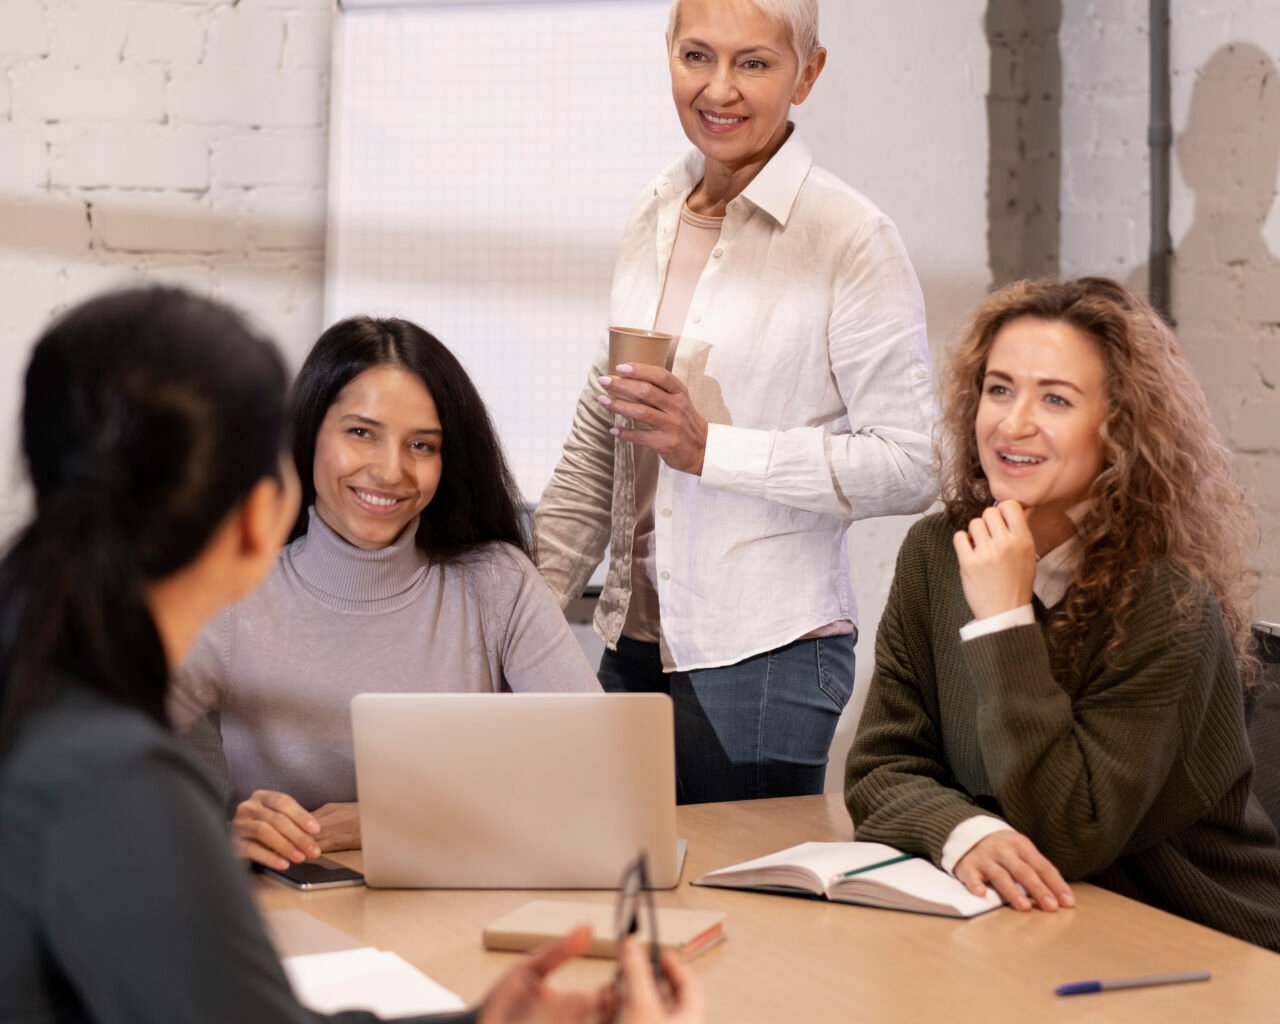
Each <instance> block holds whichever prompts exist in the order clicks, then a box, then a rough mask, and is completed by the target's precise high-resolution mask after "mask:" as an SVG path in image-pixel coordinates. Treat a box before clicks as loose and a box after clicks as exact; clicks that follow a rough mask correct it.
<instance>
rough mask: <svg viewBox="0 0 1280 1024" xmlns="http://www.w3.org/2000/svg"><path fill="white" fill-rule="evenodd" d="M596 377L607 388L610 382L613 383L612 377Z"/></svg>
mask: <svg viewBox="0 0 1280 1024" xmlns="http://www.w3.org/2000/svg"><path fill="white" fill-rule="evenodd" d="M596 379H597V380H599V381H600V386H601V387H602V388H607V387H608V386H609V385H610V384H612V383H613V378H612V377H598V378H596Z"/></svg>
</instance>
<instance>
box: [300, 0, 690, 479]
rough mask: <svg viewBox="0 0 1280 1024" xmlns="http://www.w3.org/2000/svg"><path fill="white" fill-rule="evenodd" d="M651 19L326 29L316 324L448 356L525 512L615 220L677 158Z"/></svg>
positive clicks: (492, 15) (578, 1) (536, 7)
mask: <svg viewBox="0 0 1280 1024" xmlns="http://www.w3.org/2000/svg"><path fill="white" fill-rule="evenodd" d="M667 9H668V3H667V0H621V2H620V0H612V2H610V0H595V2H583V0H560V2H554V3H541V4H533V5H514V6H490V5H487V4H484V5H479V6H469V7H468V6H452V7H438V6H430V7H420V8H403V9H395V10H355V9H348V10H347V12H346V13H345V14H343V16H342V17H341V18H340V19H339V22H338V31H337V33H336V36H335V44H334V80H333V118H332V128H331V143H330V161H329V167H330V180H329V226H328V256H327V268H326V278H327V280H326V289H325V313H326V318H327V322H332V321H333V320H335V319H338V318H340V317H344V316H350V315H353V314H358V313H369V314H375V315H395V316H402V317H405V318H407V319H410V320H413V321H415V322H417V323H419V324H421V325H422V326H423V327H425V328H427V329H428V330H429V331H431V332H432V333H433V334H435V335H436V336H437V337H438V338H440V340H441V341H443V342H444V343H445V344H446V345H447V346H449V348H450V349H451V350H452V351H453V352H454V353H455V354H457V355H458V357H459V358H460V359H461V361H462V363H463V365H465V366H466V368H467V370H468V372H469V373H470V374H471V376H472V378H473V379H474V380H475V382H476V384H477V386H478V387H479V389H480V393H481V395H482V396H483V397H484V400H485V402H486V404H487V405H488V407H489V411H490V414H491V415H492V416H493V418H494V421H495V423H496V424H497V427H498V431H499V433H500V435H501V437H502V440H503V443H504V445H505V447H506V450H507V454H508V456H509V457H510V459H511V463H512V468H513V470H514V472H515V474H516V479H517V482H518V484H519V486H520V489H521V491H522V492H523V494H524V497H525V499H526V501H529V502H536V501H537V499H538V497H539V496H540V495H541V493H542V489H543V487H544V486H545V485H546V483H547V481H548V480H549V479H550V476H551V473H552V471H553V470H554V468H555V464H556V462H557V460H558V459H559V455H560V449H561V446H562V445H563V443H564V439H565V436H566V435H567V433H568V430H569V425H570V422H571V421H572V418H573V409H574V405H575V404H576V401H577V397H578V394H579V392H580V391H581V389H582V386H583V384H584V383H585V381H586V375H587V371H588V369H589V368H590V365H591V360H592V357H593V356H594V354H595V351H596V347H597V345H598V344H599V343H600V339H601V337H602V336H603V333H604V329H605V327H606V326H607V322H606V321H607V318H608V297H609V282H610V279H611V276H612V270H613V263H614V259H615V256H616V253H617V247H618V243H619V241H620V239H621V236H622V229H623V225H624V223H625V221H626V217H627V213H628V211H629V210H630V208H631V205H632V204H633V203H634V201H635V199H636V197H637V196H638V195H639V193H640V190H641V188H642V187H643V186H644V185H645V183H646V182H648V181H649V180H650V179H651V178H653V176H654V175H655V174H657V172H658V171H659V170H661V169H662V168H663V167H664V166H666V165H667V164H668V163H670V162H671V161H672V160H673V159H675V158H676V157H677V156H678V155H679V154H680V153H682V152H683V151H684V150H685V149H687V148H688V143H687V141H686V140H685V138H684V136H683V134H682V132H681V130H680V126H679V121H678V119H677V117H676V114H675V110H674V108H673V106H672V103H671V93H670V82H669V79H668V74H667V59H666V50H665V42H664V38H663V37H664V33H665V31H666V19H667ZM446 451H447V448H446ZM446 457H447V456H446Z"/></svg>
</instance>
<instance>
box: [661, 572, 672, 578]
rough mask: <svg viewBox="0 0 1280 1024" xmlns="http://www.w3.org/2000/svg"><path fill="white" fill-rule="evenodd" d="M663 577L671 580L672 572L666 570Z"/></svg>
mask: <svg viewBox="0 0 1280 1024" xmlns="http://www.w3.org/2000/svg"><path fill="white" fill-rule="evenodd" d="M662 578H663V579H664V580H669V579H671V573H669V572H664V573H663V574H662Z"/></svg>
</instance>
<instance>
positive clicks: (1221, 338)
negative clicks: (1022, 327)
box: [1144, 43, 1280, 619]
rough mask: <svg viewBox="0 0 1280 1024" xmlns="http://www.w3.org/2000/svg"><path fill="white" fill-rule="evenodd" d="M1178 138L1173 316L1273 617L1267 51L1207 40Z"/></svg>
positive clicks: (1271, 128) (1273, 349)
mask: <svg viewBox="0 0 1280 1024" xmlns="http://www.w3.org/2000/svg"><path fill="white" fill-rule="evenodd" d="M1176 150H1177V159H1178V166H1179V169H1180V170H1181V172H1182V178H1183V181H1184V182H1185V183H1186V185H1187V186H1188V187H1189V188H1190V189H1191V191H1192V192H1193V193H1194V199H1195V212H1194V218H1193V220H1192V223H1191V226H1190V228H1189V229H1188V230H1187V232H1186V234H1185V235H1184V236H1183V237H1182V239H1181V241H1180V242H1179V243H1178V245H1177V247H1176V251H1175V254H1174V261H1173V275H1174V276H1173V289H1172V291H1173V316H1174V319H1175V322H1176V324H1177V330H1178V337H1179V339H1180V340H1181V343H1182V346H1183V349H1184V351H1185V352H1186V354H1187V357H1188V358H1189V359H1190V360H1191V362H1192V363H1193V365H1194V366H1195V368H1196V372H1197V373H1198V374H1199V376H1200V379H1201V381H1202V382H1203V383H1204V385H1205V390H1206V391H1207V392H1208V395H1209V401H1210V404H1211V406H1212V409H1213V414H1214V419H1215V420H1216V422H1217V424H1218V427H1219V429H1220V430H1221V431H1222V433H1223V438H1224V441H1225V443H1226V445H1227V447H1228V448H1229V449H1230V450H1231V451H1232V452H1233V453H1234V455H1235V459H1236V464H1237V477H1238V479H1239V480H1240V482H1241V484H1243V485H1244V487H1245V489H1246V491H1247V492H1248V494H1249V496H1250V498H1251V500H1252V501H1253V503H1254V506H1255V508H1256V509H1257V513H1258V518H1259V524H1260V526H1261V527H1262V547H1261V557H1260V558H1259V560H1258V564H1259V569H1260V570H1261V574H1262V578H1261V581H1260V582H1261V586H1260V590H1259V593H1258V597H1257V600H1256V602H1255V608H1256V609H1257V613H1258V614H1259V615H1260V616H1262V617H1265V618H1272V619H1275V618H1280V259H1277V257H1276V255H1275V254H1273V253H1272V252H1271V249H1270V248H1269V246H1268V245H1267V242H1266V239H1265V237H1264V235H1263V226H1264V224H1265V223H1266V221H1267V218H1268V215H1269V214H1270V213H1271V208H1272V205H1273V204H1274V202H1275V199H1276V187H1277V183H1276V174H1277V168H1278V164H1280V74H1278V73H1277V67H1276V63H1275V61H1274V60H1273V59H1272V58H1271V57H1270V56H1269V55H1268V54H1266V53H1265V52H1264V51H1262V50H1261V49H1259V48H1258V47H1256V46H1253V45H1251V44H1248V43H1231V44H1227V45H1225V46H1223V47H1220V48H1219V49H1218V50H1217V51H1215V52H1214V54H1213V55H1212V56H1211V57H1210V58H1209V60H1208V61H1207V62H1205V64H1204V65H1203V66H1201V67H1200V69H1199V70H1198V72H1197V74H1196V79H1195V86H1194V91H1193V93H1192V97H1191V108H1190V114H1189V116H1188V119H1187V125H1186V128H1185V130H1184V131H1183V132H1182V134H1181V135H1180V136H1179V137H1178V139H1177V143H1176ZM1144 276H1145V275H1144Z"/></svg>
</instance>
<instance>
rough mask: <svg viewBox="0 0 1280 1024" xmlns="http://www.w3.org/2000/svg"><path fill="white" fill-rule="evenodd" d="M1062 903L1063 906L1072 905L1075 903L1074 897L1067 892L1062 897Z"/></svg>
mask: <svg viewBox="0 0 1280 1024" xmlns="http://www.w3.org/2000/svg"><path fill="white" fill-rule="evenodd" d="M1062 905H1063V906H1064V907H1074V906H1075V905H1076V898H1075V897H1074V896H1072V895H1071V894H1070V893H1068V894H1067V895H1066V896H1063V897H1062Z"/></svg>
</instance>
